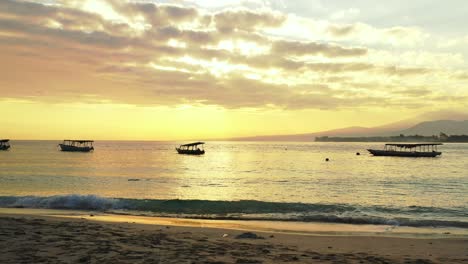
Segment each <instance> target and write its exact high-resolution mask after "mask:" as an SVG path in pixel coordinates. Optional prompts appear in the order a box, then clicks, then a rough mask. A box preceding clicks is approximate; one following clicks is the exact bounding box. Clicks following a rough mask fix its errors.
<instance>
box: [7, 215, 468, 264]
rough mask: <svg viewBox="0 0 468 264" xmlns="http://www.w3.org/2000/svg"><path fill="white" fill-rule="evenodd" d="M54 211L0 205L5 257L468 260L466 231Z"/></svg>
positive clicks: (20, 260)
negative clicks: (213, 222)
mask: <svg viewBox="0 0 468 264" xmlns="http://www.w3.org/2000/svg"><path fill="white" fill-rule="evenodd" d="M53 212H54V211H51V213H47V212H46V213H44V211H42V213H37V211H34V210H26V209H14V210H11V209H0V263H212V264H214V263H468V237H467V236H466V235H455V236H454V235H453V234H446V236H445V237H444V234H439V235H437V234H432V235H430V234H429V235H427V234H426V235H421V234H415V235H414V236H412V237H408V234H406V235H405V236H393V237H392V236H387V235H382V234H379V233H367V235H366V234H365V233H359V232H356V233H355V235H353V233H352V232H351V233H349V232H346V233H344V232H334V233H333V234H334V235H323V234H322V235H317V233H316V234H313V233H310V232H303V233H301V232H298V230H295V232H278V231H265V230H264V229H263V230H262V229H260V231H255V232H254V233H255V234H256V235H258V236H261V237H262V238H257V239H249V238H243V239H237V238H236V236H237V235H240V234H243V233H245V230H239V229H244V228H238V227H240V226H242V225H237V226H236V225H233V224H230V225H229V223H227V224H226V226H230V227H231V228H213V227H200V226H210V223H209V222H202V221H199V222H195V223H198V224H196V225H198V226H194V224H193V222H190V221H187V220H180V221H179V222H178V221H177V220H172V221H169V220H166V222H163V221H162V220H161V221H160V222H155V223H151V224H150V223H142V221H141V219H142V218H138V217H136V218H131V217H127V218H123V220H122V218H120V217H117V218H118V219H120V221H110V219H106V218H105V217H106V216H105V215H94V214H93V215H92V216H91V215H90V213H87V214H86V217H84V216H85V215H84V213H82V212H81V213H76V212H75V213H70V212H67V211H55V213H53ZM129 219H135V223H134V222H128V220H129ZM151 219H153V218H151ZM125 221H126V222H125ZM168 223H169V224H170V225H167V224H168ZM190 223H192V224H190ZM327 234H328V233H327Z"/></svg>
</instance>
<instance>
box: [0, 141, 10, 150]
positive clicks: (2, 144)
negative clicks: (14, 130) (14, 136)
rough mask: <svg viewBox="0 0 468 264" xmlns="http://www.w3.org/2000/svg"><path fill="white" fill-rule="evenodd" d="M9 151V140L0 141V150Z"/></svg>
mask: <svg viewBox="0 0 468 264" xmlns="http://www.w3.org/2000/svg"><path fill="white" fill-rule="evenodd" d="M8 149H10V140H9V139H0V150H8Z"/></svg>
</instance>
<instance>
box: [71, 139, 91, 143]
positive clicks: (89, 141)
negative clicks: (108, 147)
mask: <svg viewBox="0 0 468 264" xmlns="http://www.w3.org/2000/svg"><path fill="white" fill-rule="evenodd" d="M64 141H69V142H76V143H80V144H83V143H92V142H94V140H73V139H65V140H64Z"/></svg>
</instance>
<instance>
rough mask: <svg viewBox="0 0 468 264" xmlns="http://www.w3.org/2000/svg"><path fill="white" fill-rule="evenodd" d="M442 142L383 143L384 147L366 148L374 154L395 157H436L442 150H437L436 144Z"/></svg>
mask: <svg viewBox="0 0 468 264" xmlns="http://www.w3.org/2000/svg"><path fill="white" fill-rule="evenodd" d="M440 145H442V143H420V144H395V143H391V144H385V149H383V150H377V149H368V151H369V152H370V153H371V154H372V155H374V156H395V157H437V156H439V155H442V152H440V151H438V150H437V146H440Z"/></svg>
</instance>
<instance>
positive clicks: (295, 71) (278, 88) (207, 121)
mask: <svg viewBox="0 0 468 264" xmlns="http://www.w3.org/2000/svg"><path fill="white" fill-rule="evenodd" d="M466 14H468V4H466V1H463V0H459V1H457V0H453V1H421V0H417V1H400V0H398V1H385V2H383V1H382V2H376V1H372V0H358V1H337V0H328V1H324V0H323V1H322V0H297V1H285V0H244V1H231V0H224V1H222V0H216V1H215V0H200V1H195V0H173V1H171V0H167V1H154V0H153V1H151V0H140V1H135V0H134V1H125V0H62V1H61V0H43V1H22V0H1V1H0V59H1V60H0V113H1V114H2V126H1V127H0V137H4V138H12V139H63V138H87V139H96V140H100V139H101V140H103V139H121V140H186V139H197V140H203V139H212V138H230V137H241V136H252V135H275V134H299V133H310V132H318V131H324V130H330V129H336V128H343V127H348V126H367V127H372V126H379V125H384V124H387V123H392V122H396V121H400V120H404V119H407V118H414V117H416V116H421V115H426V116H427V113H436V112H438V111H440V112H443V113H453V112H457V113H467V112H468V62H467V59H468V27H467V25H468V16H466ZM445 118H447V119H450V116H446V117H445Z"/></svg>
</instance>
